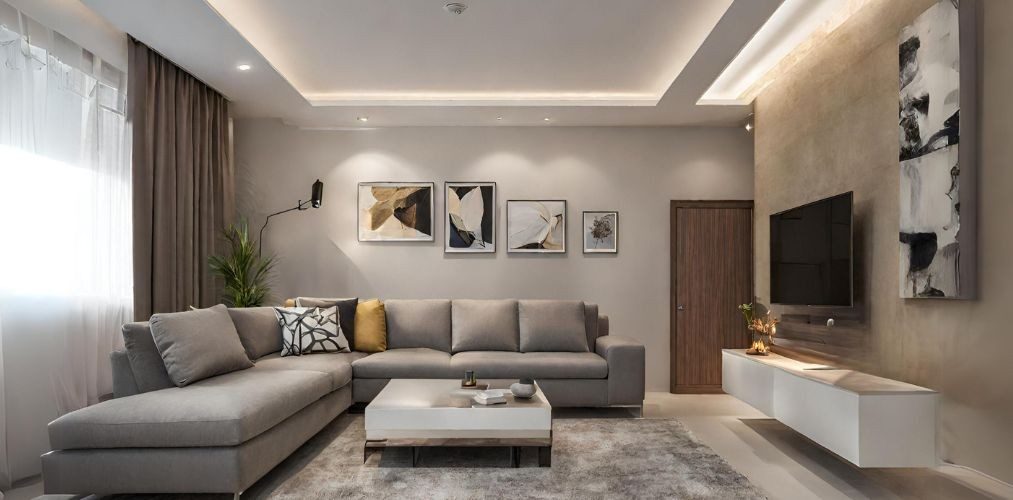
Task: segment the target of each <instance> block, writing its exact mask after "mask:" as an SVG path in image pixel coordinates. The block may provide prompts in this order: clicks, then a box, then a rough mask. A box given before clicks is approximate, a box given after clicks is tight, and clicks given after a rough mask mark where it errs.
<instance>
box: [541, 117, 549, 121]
mask: <svg viewBox="0 0 1013 500" xmlns="http://www.w3.org/2000/svg"><path fill="white" fill-rule="evenodd" d="M542 120H543V121H550V120H549V117H548V116H546V117H545V118H542Z"/></svg>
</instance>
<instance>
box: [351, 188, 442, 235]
mask: <svg viewBox="0 0 1013 500" xmlns="http://www.w3.org/2000/svg"><path fill="white" fill-rule="evenodd" d="M434 186H435V185H434V184H433V183H432V182H360V183H359V197H358V207H359V209H358V226H359V241H433V193H434V191H435V187H434Z"/></svg>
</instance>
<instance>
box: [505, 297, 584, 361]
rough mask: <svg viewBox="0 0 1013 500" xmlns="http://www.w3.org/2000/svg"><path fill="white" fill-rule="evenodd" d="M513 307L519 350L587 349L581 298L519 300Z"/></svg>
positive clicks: (569, 350) (554, 350) (577, 350)
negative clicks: (516, 318) (516, 311)
mask: <svg viewBox="0 0 1013 500" xmlns="http://www.w3.org/2000/svg"><path fill="white" fill-rule="evenodd" d="M517 310H518V315H517V316H518V325H519V327H520V340H521V342H520V344H521V346H520V347H521V351H522V352H590V349H588V346H587V331H586V326H585V320H584V315H585V312H584V303H583V302H579V301H571V300H522V301H520V302H519V303H518V305H517Z"/></svg>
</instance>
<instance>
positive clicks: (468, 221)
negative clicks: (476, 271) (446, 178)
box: [443, 182, 496, 253]
mask: <svg viewBox="0 0 1013 500" xmlns="http://www.w3.org/2000/svg"><path fill="white" fill-rule="evenodd" d="M444 191H445V193H444V194H445V195H446V200H447V203H446V205H445V208H444V217H443V223H444V226H445V228H446V230H445V231H444V237H443V239H444V241H443V251H444V252H448V253H495V252H496V183H495V182H447V183H446V184H445V189H444Z"/></svg>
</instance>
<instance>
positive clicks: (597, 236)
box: [581, 211, 619, 253]
mask: <svg viewBox="0 0 1013 500" xmlns="http://www.w3.org/2000/svg"><path fill="white" fill-rule="evenodd" d="M582 222H583V224H582V226H583V227H582V230H581V234H582V235H583V240H584V253H617V252H618V251H619V212H597V211H585V212H584V217H583V221H582Z"/></svg>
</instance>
